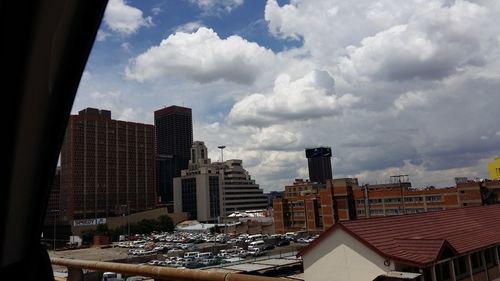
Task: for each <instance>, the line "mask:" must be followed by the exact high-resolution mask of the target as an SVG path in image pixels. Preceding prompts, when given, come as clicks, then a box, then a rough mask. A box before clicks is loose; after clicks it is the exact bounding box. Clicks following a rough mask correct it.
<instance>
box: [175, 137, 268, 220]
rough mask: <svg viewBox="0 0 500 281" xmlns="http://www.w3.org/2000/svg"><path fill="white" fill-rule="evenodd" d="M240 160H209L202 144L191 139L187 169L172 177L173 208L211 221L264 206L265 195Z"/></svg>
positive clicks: (196, 217)
mask: <svg viewBox="0 0 500 281" xmlns="http://www.w3.org/2000/svg"><path fill="white" fill-rule="evenodd" d="M242 163H243V161H242V160H238V159H231V160H227V161H225V162H224V163H221V162H215V163H212V162H211V160H210V158H208V150H207V147H206V146H205V144H204V143H203V142H201V141H195V142H193V145H192V148H191V160H190V161H189V166H188V169H186V170H182V172H181V176H180V177H176V178H174V211H175V212H186V213H188V216H189V218H190V219H197V220H199V221H203V222H206V221H210V222H213V221H217V220H220V217H225V216H227V215H228V214H230V213H233V212H237V211H247V210H262V209H267V205H268V204H267V197H266V196H265V195H264V194H263V190H262V189H260V188H259V185H258V184H256V183H255V180H253V179H252V178H251V176H250V174H249V173H248V171H246V170H245V169H244V168H243V166H242Z"/></svg>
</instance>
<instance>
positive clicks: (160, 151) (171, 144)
mask: <svg viewBox="0 0 500 281" xmlns="http://www.w3.org/2000/svg"><path fill="white" fill-rule="evenodd" d="M155 129H156V154H157V155H158V161H157V169H158V170H159V171H160V174H158V178H157V187H156V188H157V194H158V196H159V197H160V201H161V202H162V203H170V202H172V201H173V178H174V177H179V176H180V175H181V170H183V169H187V168H188V162H189V159H190V150H191V145H192V144H193V120H192V113H191V108H186V107H181V106H176V105H173V106H169V107H165V108H162V109H159V110H156V111H155Z"/></svg>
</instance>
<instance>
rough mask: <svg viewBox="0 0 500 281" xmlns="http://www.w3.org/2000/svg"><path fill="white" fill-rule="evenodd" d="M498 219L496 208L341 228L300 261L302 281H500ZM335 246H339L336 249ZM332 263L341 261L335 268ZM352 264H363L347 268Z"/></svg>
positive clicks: (350, 224) (375, 220) (331, 230)
mask: <svg viewBox="0 0 500 281" xmlns="http://www.w3.org/2000/svg"><path fill="white" fill-rule="evenodd" d="M499 214H500V205H498V204H497V205H490V206H478V207H470V208H460V209H453V210H446V211H440V212H429V213H422V214H412V215H405V216H392V217H381V218H371V219H362V220H354V221H346V222H340V223H337V224H335V225H334V226H332V227H331V228H329V229H328V230H327V231H325V232H324V233H323V234H321V235H320V237H319V238H318V239H316V241H314V242H313V243H312V244H310V245H309V246H307V247H306V248H304V249H303V250H302V251H301V252H299V254H298V256H302V257H303V259H304V269H305V276H306V280H324V279H321V278H320V279H314V277H313V276H317V274H319V273H321V274H323V275H327V276H332V274H336V275H337V276H342V275H343V274H358V278H361V277H363V278H362V279H358V280H368V279H367V278H370V279H369V280H373V279H374V278H376V277H377V276H379V275H383V274H387V272H389V271H394V270H396V271H402V272H413V273H421V274H423V275H424V278H425V280H448V278H449V277H450V276H453V278H455V277H456V279H457V280H458V279H460V278H462V277H466V276H469V277H470V278H474V280H476V279H477V278H478V277H477V276H476V275H478V274H479V273H480V272H483V274H488V275H489V278H490V279H489V280H493V279H494V278H498V277H500V266H499V265H500V262H499V251H500V216H499ZM332 239H333V240H335V242H333V240H332ZM337 244H341V245H343V246H341V247H338V248H336V247H337V246H336V245H337ZM353 251H354V252H353ZM336 259H343V260H344V261H343V263H342V264H339V265H334V264H335V260H336ZM354 260H362V262H361V263H360V264H358V265H356V267H350V266H348V265H349V264H350V263H352V262H354ZM451 263H453V266H452V265H451ZM467 264H468V265H467ZM325 265H329V266H327V267H328V268H323V267H325ZM332 265H334V266H332ZM356 268H359V269H362V268H364V272H363V273H353V272H350V271H352V270H356ZM452 269H454V270H452ZM333 270H336V272H333ZM329 271H332V272H331V273H330V275H328V274H327V272H329ZM486 272H487V273H486ZM370 274H371V275H370ZM450 279H451V278H450ZM328 280H336V279H328ZM337 280H342V279H337ZM453 280H455V279H453ZM471 280H472V279H471ZM478 280H487V279H481V278H479V279H478Z"/></svg>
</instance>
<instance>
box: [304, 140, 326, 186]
mask: <svg viewBox="0 0 500 281" xmlns="http://www.w3.org/2000/svg"><path fill="white" fill-rule="evenodd" d="M306 157H307V165H308V167H309V180H310V181H311V182H317V183H322V184H326V180H327V179H332V162H331V158H332V149H331V148H330V147H316V148H306Z"/></svg>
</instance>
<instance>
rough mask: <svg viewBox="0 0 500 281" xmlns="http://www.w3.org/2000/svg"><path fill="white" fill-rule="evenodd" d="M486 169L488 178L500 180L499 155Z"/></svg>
mask: <svg viewBox="0 0 500 281" xmlns="http://www.w3.org/2000/svg"><path fill="white" fill-rule="evenodd" d="M488 171H489V172H490V179H492V180H500V157H497V158H495V160H493V161H491V162H490V163H489V164H488Z"/></svg>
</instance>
